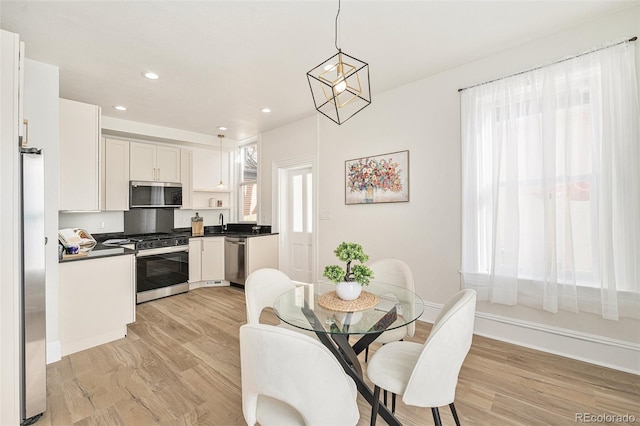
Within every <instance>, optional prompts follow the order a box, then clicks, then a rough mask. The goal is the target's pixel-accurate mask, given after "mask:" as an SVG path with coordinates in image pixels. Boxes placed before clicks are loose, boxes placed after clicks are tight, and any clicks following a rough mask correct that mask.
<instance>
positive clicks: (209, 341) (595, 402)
mask: <svg viewBox="0 0 640 426" xmlns="http://www.w3.org/2000/svg"><path fill="white" fill-rule="evenodd" d="M263 319H265V320H266V321H274V319H275V317H273V314H272V313H271V314H270V315H269V313H268V312H266V313H264V314H263ZM245 322H246V314H245V307H244V292H243V291H242V290H240V289H237V288H233V287H217V288H212V287H210V288H200V289H197V290H195V291H191V292H189V293H185V294H181V295H177V296H173V297H169V298H165V299H160V300H155V301H152V302H147V303H144V304H142V305H138V307H137V321H136V322H135V323H134V324H131V325H130V326H129V335H128V336H127V337H126V338H123V339H120V340H117V341H115V342H112V343H109V344H106V345H102V346H98V347H96V348H92V349H88V350H86V351H82V352H78V353H75V354H72V355H70V356H65V357H64V358H63V359H62V360H61V361H59V362H56V363H54V364H51V365H49V366H48V370H47V372H48V392H47V393H48V408H47V411H46V413H45V415H44V416H43V417H42V418H41V419H40V420H39V421H38V422H37V423H36V425H37V426H47V425H127V426H129V425H132V426H139V425H153V424H161V425H243V424H245V423H244V419H243V416H242V406H241V390H240V354H239V342H238V329H239V327H240V325H242V324H244V323H245ZM429 329H430V327H429V325H428V324H425V323H422V322H419V323H418V326H417V331H416V335H415V336H414V338H412V339H411V340H414V341H418V342H423V341H424V340H425V338H426V336H427V335H428V333H429ZM256 349H257V350H259V348H256ZM372 349H375V345H374V346H373V347H372ZM361 358H362V355H361ZM365 368H366V366H365ZM359 406H360V414H361V417H360V422H359V423H358V424H359V425H367V424H369V418H370V411H369V410H370V407H369V405H368V404H367V403H366V401H365V400H364V399H362V397H359ZM456 407H457V409H458V414H459V415H460V417H461V422H462V424H463V425H525V426H530V425H571V424H576V421H575V415H576V413H591V414H594V415H602V414H605V413H607V414H620V415H622V414H627V413H628V414H630V415H633V416H635V418H636V422H639V423H640V379H639V377H638V376H635V375H632V374H627V373H622V372H619V371H616V370H611V369H607V368H603V367H598V366H594V365H591V364H587V363H584V362H580V361H574V360H570V359H567V358H563V357H559V356H555V355H549V354H546V353H542V352H538V351H534V350H530V349H526V348H522V347H519V346H514V345H510V344H506V343H502V342H498V341H495V340H491V339H487V338H483V337H480V336H474V339H473V345H472V348H471V351H470V353H469V355H468V356H467V358H466V360H465V363H464V365H463V367H462V371H461V373H460V380H459V383H458V388H457V395H456ZM396 414H397V415H398V417H399V419H400V420H401V421H402V422H403V424H406V425H419V424H420V425H429V424H433V420H432V417H431V412H430V410H429V409H420V408H415V407H409V406H405V405H403V404H402V402H401V401H400V399H399V400H398V406H397V409H396ZM441 414H442V417H443V423H444V424H445V425H451V424H454V422H453V418H452V416H451V414H450V412H449V410H448V408H446V407H445V408H442V409H441ZM378 424H380V425H384V424H385V422H384V421H383V420H382V419H381V418H379V419H378ZM609 424H611V423H609Z"/></svg>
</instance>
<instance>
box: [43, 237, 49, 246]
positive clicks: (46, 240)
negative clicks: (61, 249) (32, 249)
mask: <svg viewBox="0 0 640 426" xmlns="http://www.w3.org/2000/svg"><path fill="white" fill-rule="evenodd" d="M48 242H49V237H44V245H45V246H46V245H47V243H48Z"/></svg>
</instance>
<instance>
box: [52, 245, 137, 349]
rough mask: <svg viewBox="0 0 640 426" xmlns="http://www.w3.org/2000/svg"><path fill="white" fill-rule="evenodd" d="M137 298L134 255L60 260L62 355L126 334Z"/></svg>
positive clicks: (133, 314) (132, 320)
mask: <svg viewBox="0 0 640 426" xmlns="http://www.w3.org/2000/svg"><path fill="white" fill-rule="evenodd" d="M135 297H136V286H135V256H134V255H122V256H112V257H104V258H98V259H86V260H76V261H72V262H62V263H60V345H61V351H62V356H65V355H69V354H72V353H74V352H78V351H82V350H84V349H88V348H92V347H94V346H98V345H101V344H103V343H107V342H111V341H113V340H116V339H120V338H122V337H125V336H126V334H127V324H129V323H132V322H134V321H135V319H136V303H135Z"/></svg>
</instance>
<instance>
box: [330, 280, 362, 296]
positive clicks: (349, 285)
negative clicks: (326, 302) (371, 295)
mask: <svg viewBox="0 0 640 426" xmlns="http://www.w3.org/2000/svg"><path fill="white" fill-rule="evenodd" d="M361 292H362V286H361V285H360V284H358V283H356V282H344V281H343V282H341V283H338V284H336V293H337V294H338V297H339V298H340V299H342V300H355V299H357V298H358V296H360V293H361Z"/></svg>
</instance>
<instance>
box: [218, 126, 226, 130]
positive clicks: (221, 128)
mask: <svg viewBox="0 0 640 426" xmlns="http://www.w3.org/2000/svg"><path fill="white" fill-rule="evenodd" d="M218 130H227V128H226V127H224V126H218Z"/></svg>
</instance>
